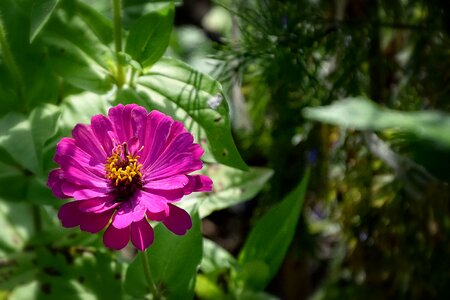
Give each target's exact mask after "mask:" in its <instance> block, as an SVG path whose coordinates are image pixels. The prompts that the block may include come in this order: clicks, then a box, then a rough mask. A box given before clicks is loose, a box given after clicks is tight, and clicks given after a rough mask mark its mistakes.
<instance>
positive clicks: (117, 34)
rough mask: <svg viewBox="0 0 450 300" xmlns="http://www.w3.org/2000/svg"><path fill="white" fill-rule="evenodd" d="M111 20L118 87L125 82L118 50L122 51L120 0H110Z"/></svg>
mask: <svg viewBox="0 0 450 300" xmlns="http://www.w3.org/2000/svg"><path fill="white" fill-rule="evenodd" d="M112 5H113V21H114V46H115V48H116V49H115V50H116V61H117V78H116V81H117V86H118V87H119V88H120V87H122V85H123V84H124V83H125V75H124V70H123V67H122V65H121V64H120V61H119V52H121V51H122V2H121V0H112Z"/></svg>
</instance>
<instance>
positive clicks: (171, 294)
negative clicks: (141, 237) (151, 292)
mask: <svg viewBox="0 0 450 300" xmlns="http://www.w3.org/2000/svg"><path fill="white" fill-rule="evenodd" d="M191 217H192V222H193V225H192V228H191V229H190V230H189V231H188V232H187V234H186V235H184V236H177V235H175V234H173V233H172V232H170V231H169V230H168V229H166V228H165V227H164V226H163V225H158V226H157V227H156V228H155V241H154V243H153V245H152V246H151V247H150V248H149V249H148V250H147V251H146V253H145V255H147V256H148V259H149V261H150V272H151V274H152V278H153V280H154V282H155V283H156V285H157V286H158V289H159V290H160V291H161V292H162V293H163V295H165V296H166V297H167V299H191V298H192V297H193V294H194V285H195V275H196V273H197V268H198V266H199V264H200V261H201V258H202V234H201V228H200V218H199V216H198V214H197V213H194V214H192V215H191ZM125 290H126V292H128V293H129V294H130V295H131V296H134V297H138V298H144V296H145V295H146V294H147V291H148V289H147V284H146V282H145V276H144V273H143V268H142V260H141V259H140V258H139V257H136V259H135V260H134V261H133V262H132V263H131V265H130V266H129V268H128V270H127V274H126V279H125Z"/></svg>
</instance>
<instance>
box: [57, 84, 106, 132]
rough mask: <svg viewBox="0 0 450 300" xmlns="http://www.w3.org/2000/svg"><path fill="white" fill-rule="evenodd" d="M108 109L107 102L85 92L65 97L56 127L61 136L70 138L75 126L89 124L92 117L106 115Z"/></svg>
mask: <svg viewBox="0 0 450 300" xmlns="http://www.w3.org/2000/svg"><path fill="white" fill-rule="evenodd" d="M108 108H109V105H108V102H106V101H105V100H104V99H103V98H102V97H101V96H99V95H97V94H94V93H90V92H85V93H81V94H78V95H73V96H70V97H67V98H66V99H64V101H63V103H62V105H61V118H60V119H59V122H58V127H59V129H60V130H61V131H62V135H64V136H70V134H71V132H72V129H73V128H74V127H75V125H76V124H78V123H82V124H90V123H91V118H92V116H94V115H97V114H106V113H107V110H108Z"/></svg>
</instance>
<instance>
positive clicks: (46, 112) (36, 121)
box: [29, 104, 60, 169]
mask: <svg viewBox="0 0 450 300" xmlns="http://www.w3.org/2000/svg"><path fill="white" fill-rule="evenodd" d="M59 117H60V110H59V107H58V106H56V105H51V104H45V105H42V106H39V107H37V108H35V109H34V110H33V111H32V112H31V114H30V117H29V122H30V128H31V135H32V136H33V143H34V147H35V149H36V156H37V157H38V158H40V160H42V154H43V148H44V145H45V143H46V142H47V141H48V140H49V139H50V138H51V137H53V136H54V135H55V134H56V132H57V126H56V125H57V122H58V119H59ZM40 168H41V169H42V165H41V166H40Z"/></svg>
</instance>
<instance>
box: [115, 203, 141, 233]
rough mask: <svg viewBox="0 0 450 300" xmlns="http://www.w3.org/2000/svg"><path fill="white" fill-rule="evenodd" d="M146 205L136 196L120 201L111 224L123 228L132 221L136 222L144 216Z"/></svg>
mask: <svg viewBox="0 0 450 300" xmlns="http://www.w3.org/2000/svg"><path fill="white" fill-rule="evenodd" d="M145 211H146V207H145V205H143V204H141V203H140V202H139V200H138V199H137V198H131V199H130V200H128V201H127V202H124V203H122V204H121V205H120V206H119V209H117V212H116V214H115V215H114V217H113V221H112V224H113V225H114V227H116V228H125V227H127V226H130V224H131V223H132V222H138V221H140V220H142V219H143V218H144V217H145Z"/></svg>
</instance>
